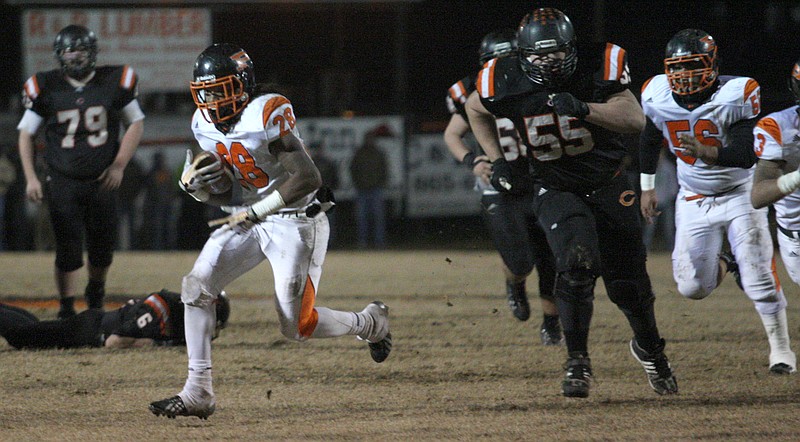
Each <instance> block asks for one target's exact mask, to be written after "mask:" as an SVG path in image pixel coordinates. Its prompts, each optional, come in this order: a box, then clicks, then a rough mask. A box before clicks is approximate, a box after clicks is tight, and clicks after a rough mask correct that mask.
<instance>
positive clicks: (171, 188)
mask: <svg viewBox="0 0 800 442" xmlns="http://www.w3.org/2000/svg"><path fill="white" fill-rule="evenodd" d="M172 176H173V174H172V170H170V169H169V167H167V164H166V160H165V159H164V154H163V153H162V152H156V153H155V154H153V165H152V167H151V168H150V171H149V172H148V173H147V176H146V178H145V198H144V210H143V212H144V220H143V222H142V229H143V230H144V231H145V232H146V233H147V234H146V235H144V238H146V240H145V241H146V247H145V248H147V249H150V250H166V249H168V248H170V246H171V241H170V240H171V238H170V236H171V235H170V221H171V219H172V201H173V200H174V198H175V194H176V186H175V181H173V180H172Z"/></svg>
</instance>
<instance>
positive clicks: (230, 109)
mask: <svg viewBox="0 0 800 442" xmlns="http://www.w3.org/2000/svg"><path fill="white" fill-rule="evenodd" d="M189 88H190V90H191V92H192V98H193V99H194V103H195V104H196V105H197V108H198V109H200V110H201V111H202V112H201V113H202V114H203V118H205V119H206V121H208V122H209V123H214V124H219V123H225V122H229V121H230V120H232V119H234V118H236V117H238V116H239V114H240V113H241V112H242V110H244V108H245V106H247V103H248V102H249V101H250V95H249V94H248V93H247V92H246V90H245V86H244V83H242V80H241V79H239V77H237V76H235V75H228V76H225V77H222V78H215V79H211V80H207V81H203V80H200V81H192V82H190V83H189Z"/></svg>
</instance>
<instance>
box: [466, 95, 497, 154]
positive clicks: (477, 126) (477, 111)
mask: <svg viewBox="0 0 800 442" xmlns="http://www.w3.org/2000/svg"><path fill="white" fill-rule="evenodd" d="M466 109H467V117H468V118H469V124H470V126H472V133H473V134H474V135H475V139H476V140H478V143H479V144H480V145H481V148H482V149H483V151H484V152H486V156H488V157H489V161H491V162H494V161H495V160H497V159H498V158H503V149H502V148H501V147H500V142H499V141H498V140H497V136H496V135H495V134H496V133H497V122H496V120H495V117H494V115H492V113H491V112H489V111H488V110H486V107H485V106H484V105H483V103H481V97H480V95H478V92H473V93H472V94H470V96H469V99H468V100H467V106H466Z"/></svg>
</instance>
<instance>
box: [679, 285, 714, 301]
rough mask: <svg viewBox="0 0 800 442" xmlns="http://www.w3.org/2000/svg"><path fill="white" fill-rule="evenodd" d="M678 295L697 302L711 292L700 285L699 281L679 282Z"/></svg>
mask: <svg viewBox="0 0 800 442" xmlns="http://www.w3.org/2000/svg"><path fill="white" fill-rule="evenodd" d="M678 293H680V294H681V296H683V297H684V298H689V299H695V300H699V299H703V298H705V297H706V296H708V295H709V294H711V292H710V291H706V290H705V289H704V288H703V285H702V284H700V282H699V281H679V282H678Z"/></svg>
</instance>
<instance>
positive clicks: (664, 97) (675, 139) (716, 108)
mask: <svg viewBox="0 0 800 442" xmlns="http://www.w3.org/2000/svg"><path fill="white" fill-rule="evenodd" d="M760 92H761V91H760V88H759V85H758V82H756V81H755V80H753V79H752V78H748V77H732V76H720V83H719V86H718V89H717V90H716V91H715V92H714V94H713V95H712V96H711V98H710V99H709V100H707V101H706V102H705V103H703V104H701V105H700V106H697V107H695V108H694V109H691V110H689V109H685V108H683V107H681V106H680V105H678V103H677V102H676V101H675V99H674V98H673V97H672V89H671V88H670V86H669V82H668V81H667V76H666V75H664V74H661V75H656V76H655V77H653V78H651V79H650V80H649V81H647V82H646V83H645V84H644V86H643V87H642V108H643V109H644V113H645V115H646V116H647V117H648V118H650V120H652V122H653V123H654V124H655V126H656V127H657V128H658V129H659V130H660V131H661V134H662V135H663V136H664V138H665V139H666V140H667V143H669V149H670V151H672V153H673V154H675V156H676V157H678V168H677V171H678V183H679V184H680V186H681V188H682V189H684V190H686V191H688V192H692V193H695V194H698V195H717V194H720V193H725V192H728V191H730V190H733V189H735V188H737V187H739V186H741V185H743V184H745V183H746V182H747V181H749V180H750V177H751V176H752V173H753V172H752V169H742V168H738V167H726V166H712V165H708V164H706V163H704V162H703V161H702V160H700V159H697V158H694V157H690V156H687V155H684V153H683V149H682V148H681V147H680V144H681V143H680V137H681V136H682V135H691V136H694V137H696V138H697V139H698V140H699V141H700V142H701V143H703V144H706V145H713V146H717V147H723V146H727V145H729V143H730V139H729V134H728V128H730V126H731V125H732V124H733V123H736V122H737V121H741V120H746V119H750V118H754V117H756V116H757V115H758V113H759V112H760Z"/></svg>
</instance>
